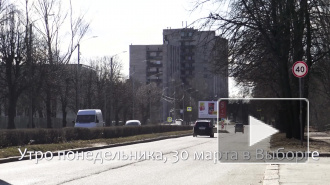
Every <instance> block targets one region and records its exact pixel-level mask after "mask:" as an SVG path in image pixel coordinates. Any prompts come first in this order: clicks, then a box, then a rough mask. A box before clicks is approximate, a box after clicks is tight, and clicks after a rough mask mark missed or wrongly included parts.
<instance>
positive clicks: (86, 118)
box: [76, 115, 95, 123]
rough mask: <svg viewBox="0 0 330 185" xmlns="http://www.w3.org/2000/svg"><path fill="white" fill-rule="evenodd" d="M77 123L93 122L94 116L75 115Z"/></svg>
mask: <svg viewBox="0 0 330 185" xmlns="http://www.w3.org/2000/svg"><path fill="white" fill-rule="evenodd" d="M76 122H77V123H90V122H95V115H77V120H76Z"/></svg>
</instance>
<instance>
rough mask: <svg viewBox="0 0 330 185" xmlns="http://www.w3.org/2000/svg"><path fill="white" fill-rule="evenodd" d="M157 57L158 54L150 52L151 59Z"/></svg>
mask: <svg viewBox="0 0 330 185" xmlns="http://www.w3.org/2000/svg"><path fill="white" fill-rule="evenodd" d="M156 55H157V53H156V52H150V53H149V56H151V57H155V56H156Z"/></svg>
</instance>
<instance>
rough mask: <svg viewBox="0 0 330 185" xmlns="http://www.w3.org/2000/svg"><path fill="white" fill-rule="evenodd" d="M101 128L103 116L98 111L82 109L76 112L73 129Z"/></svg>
mask: <svg viewBox="0 0 330 185" xmlns="http://www.w3.org/2000/svg"><path fill="white" fill-rule="evenodd" d="M103 126H104V122H103V116H102V111H101V110H100V109H84V110H79V111H78V113H77V118H76V120H75V124H74V127H84V128H93V127H103Z"/></svg>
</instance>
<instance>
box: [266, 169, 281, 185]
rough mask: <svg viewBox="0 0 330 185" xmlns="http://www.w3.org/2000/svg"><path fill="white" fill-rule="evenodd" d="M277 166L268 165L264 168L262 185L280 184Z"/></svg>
mask: <svg viewBox="0 0 330 185" xmlns="http://www.w3.org/2000/svg"><path fill="white" fill-rule="evenodd" d="M279 180H280V175H279V165H278V164H270V165H268V166H266V170H265V174H264V179H263V185H279V184H280V182H279Z"/></svg>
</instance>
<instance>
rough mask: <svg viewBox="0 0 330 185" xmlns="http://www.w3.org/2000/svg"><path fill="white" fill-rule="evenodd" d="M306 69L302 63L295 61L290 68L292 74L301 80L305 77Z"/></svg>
mask: <svg viewBox="0 0 330 185" xmlns="http://www.w3.org/2000/svg"><path fill="white" fill-rule="evenodd" d="M307 72H308V67H307V64H306V63H305V62H303V61H297V62H295V63H294V64H293V66H292V73H293V74H294V76H296V77H298V78H302V77H304V76H306V75H307Z"/></svg>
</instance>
